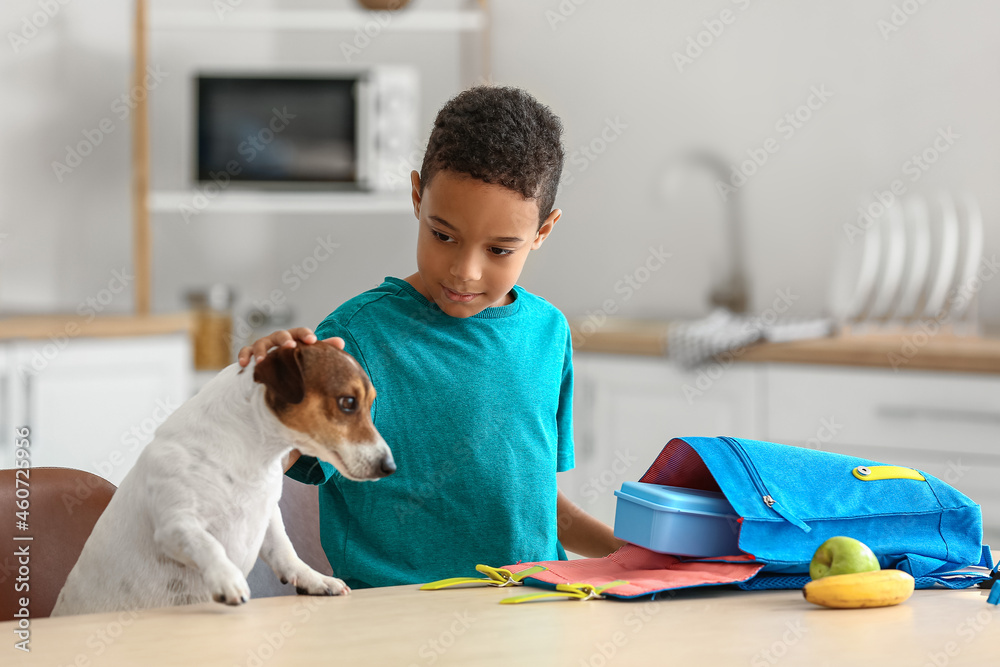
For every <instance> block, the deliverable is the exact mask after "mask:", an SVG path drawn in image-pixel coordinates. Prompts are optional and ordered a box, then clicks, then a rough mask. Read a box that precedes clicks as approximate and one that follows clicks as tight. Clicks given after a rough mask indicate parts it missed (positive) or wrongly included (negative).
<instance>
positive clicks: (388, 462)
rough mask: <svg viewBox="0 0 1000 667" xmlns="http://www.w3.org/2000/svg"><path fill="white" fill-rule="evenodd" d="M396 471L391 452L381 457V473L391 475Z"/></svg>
mask: <svg viewBox="0 0 1000 667" xmlns="http://www.w3.org/2000/svg"><path fill="white" fill-rule="evenodd" d="M394 472H396V462H395V461H393V460H392V454H390V455H389V456H386V457H385V458H384V459H382V474H383V475H391V474H392V473H394Z"/></svg>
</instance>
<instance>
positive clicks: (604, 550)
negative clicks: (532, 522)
mask: <svg viewBox="0 0 1000 667" xmlns="http://www.w3.org/2000/svg"><path fill="white" fill-rule="evenodd" d="M556 514H557V515H558V526H559V541H560V542H562V545H563V548H564V549H565V550H566V551H572V552H573V553H575V554H579V555H581V556H584V557H586V558H603V557H604V556H607V555H608V554H611V553H614V552H615V551H617V550H618V549H620V548H621V547H623V546H625V544H626V542H625V541H624V540H620V539H618V538H617V537H615V533H614V531H613V530H612V529H611V526H609V525H607V524H604V523H602V522H600V521H598V520H597V519H595V518H594V517H592V516H590V515H589V514H587V513H586V512H585V511H583V510H582V509H580V508H579V507H577V506H576V505H575V504H573V501H571V500H570V499H569V498H567V497H566V496H565V494H563V492H562V491H560V492H559V495H558V496H557V499H556Z"/></svg>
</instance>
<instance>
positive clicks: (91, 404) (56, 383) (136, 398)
mask: <svg viewBox="0 0 1000 667" xmlns="http://www.w3.org/2000/svg"><path fill="white" fill-rule="evenodd" d="M192 377H193V367H192V354H191V343H190V337H189V336H188V335H187V334H186V333H177V334H170V335H161V336H141V337H134V338H64V339H63V341H62V343H58V342H56V341H54V340H52V339H47V340H18V341H8V342H5V343H0V425H2V428H3V437H2V439H0V456H2V464H0V465H2V466H3V467H12V466H13V443H14V437H13V433H14V429H15V428H18V427H21V426H27V427H28V428H29V429H30V430H31V435H30V441H31V465H32V466H34V467H41V466H63V467H70V468H78V469H81V470H86V471H88V472H92V473H95V474H97V475H100V476H101V477H104V478H105V479H107V480H109V481H110V482H112V483H113V484H115V485H118V484H120V483H121V480H122V479H123V478H124V476H125V473H127V472H128V470H129V469H130V468H131V467H132V465H133V464H134V463H135V461H136V459H137V458H138V456H139V453H140V452H141V451H142V448H143V447H145V445H146V444H147V443H148V442H149V441H150V440H151V439H152V436H153V433H154V431H155V430H156V428H157V427H158V426H159V425H160V424H161V423H162V422H163V421H164V420H165V419H166V417H167V416H168V415H169V414H170V413H171V412H173V411H174V410H175V409H176V408H177V407H178V406H179V405H180V404H181V403H183V402H184V401H185V400H187V398H188V397H189V395H190V393H191V380H192Z"/></svg>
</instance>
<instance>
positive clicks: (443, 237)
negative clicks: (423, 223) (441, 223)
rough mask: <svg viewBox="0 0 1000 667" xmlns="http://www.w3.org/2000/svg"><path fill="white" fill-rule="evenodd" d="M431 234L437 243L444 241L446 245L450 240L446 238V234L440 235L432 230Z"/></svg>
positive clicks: (448, 237)
mask: <svg viewBox="0 0 1000 667" xmlns="http://www.w3.org/2000/svg"><path fill="white" fill-rule="evenodd" d="M431 234H433V236H434V238H436V239H437V240H438V241H444V242H445V243H447V242H448V241H450V240H451V237H450V236H448V235H447V234H442V233H441V232H439V231H437V230H436V229H432V230H431Z"/></svg>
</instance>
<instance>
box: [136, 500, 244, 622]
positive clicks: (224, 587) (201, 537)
mask: <svg viewBox="0 0 1000 667" xmlns="http://www.w3.org/2000/svg"><path fill="white" fill-rule="evenodd" d="M153 539H154V541H155V542H156V544H157V546H159V548H160V550H162V551H163V553H164V554H166V555H167V556H169V557H170V558H173V559H174V560H176V561H178V562H180V563H183V564H184V565H186V566H188V567H192V568H195V569H197V570H198V571H199V572H201V574H202V576H203V577H204V579H205V584H206V585H207V586H208V589H209V591H210V592H211V593H212V599H213V600H215V601H216V602H224V603H226V604H230V605H238V604H243V603H244V602H246V601H247V600H249V599H250V587H249V586H248V585H247V580H246V577H244V576H243V573H242V572H241V571H240V569H239V568H238V567H236V565H235V564H234V563H233V562H232V561H231V560H229V557H228V556H227V555H226V549H225V548H224V547H223V546H222V544H221V543H220V542H219V540H217V539H215V537H213V536H212V534H211V533H209V532H208V531H207V530H205V529H204V528H203V527H202V526H201V525H200V524H199V523H198V521H197V519H195V518H194V517H185V516H179V517H174V518H171V519H168V520H167V521H165V522H163V523H162V524H161V525H158V526H157V527H156V532H155V533H154V535H153Z"/></svg>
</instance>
